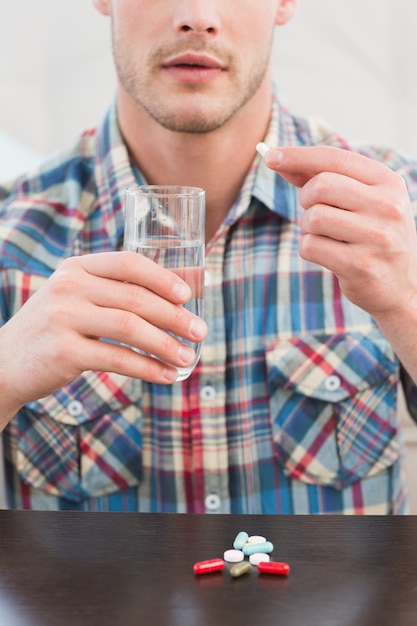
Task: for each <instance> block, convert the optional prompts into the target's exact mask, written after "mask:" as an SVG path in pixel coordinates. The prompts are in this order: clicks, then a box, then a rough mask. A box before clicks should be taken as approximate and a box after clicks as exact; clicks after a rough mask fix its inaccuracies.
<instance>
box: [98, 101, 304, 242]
mask: <svg viewBox="0 0 417 626" xmlns="http://www.w3.org/2000/svg"><path fill="white" fill-rule="evenodd" d="M264 141H265V143H266V144H267V145H268V146H270V147H275V146H287V145H303V144H305V138H303V137H302V136H300V134H298V130H297V127H296V124H295V120H294V118H293V117H292V116H291V115H290V114H289V113H288V112H287V110H286V109H285V108H284V107H283V106H282V104H281V103H280V101H279V99H278V95H277V92H276V90H275V91H274V93H273V98H272V108H271V119H270V123H269V128H268V132H267V134H266V137H265V139H264ZM95 179H96V184H97V194H98V205H99V207H100V211H101V217H102V220H103V224H104V228H105V229H106V232H107V235H108V237H109V249H114V248H116V247H118V245H119V243H120V241H121V239H122V236H123V222H124V219H123V207H124V200H125V190H126V188H127V187H130V186H132V185H137V184H144V183H145V180H144V179H143V176H142V174H141V173H140V172H138V171H135V169H134V167H133V165H132V164H131V162H130V159H129V153H128V150H127V147H126V144H125V143H124V141H123V138H122V135H121V132H120V129H119V126H118V123H117V106H116V101H114V102H113V104H112V106H111V107H110V109H109V111H108V113H107V115H106V116H105V118H104V120H103V122H102V124H101V125H100V126H99V128H98V131H97V142H96V154H95ZM251 197H254V198H256V199H257V200H258V201H260V202H262V203H263V204H264V205H265V206H266V207H267V208H269V209H270V210H271V211H273V212H274V213H277V214H278V215H280V216H281V217H283V218H285V219H287V220H288V221H297V220H298V218H299V213H300V208H299V205H298V201H297V190H296V188H295V187H294V186H293V185H290V184H289V183H287V181H285V180H284V179H283V178H281V176H279V175H277V174H276V173H275V172H274V171H273V170H271V169H269V168H268V167H267V166H266V165H265V162H264V159H263V158H261V157H260V156H259V155H257V156H256V158H255V160H254V163H253V166H252V168H251V169H250V171H249V173H248V175H247V177H246V180H245V183H244V185H243V187H242V193H241V194H240V197H239V200H238V201H237V203H236V204H235V206H234V208H233V209H232V210H231V211H230V213H229V215H228V217H227V218H226V223H227V222H230V221H234V219H236V218H237V214H236V209H237V212H239V213H240V212H241V211H242V210H243V211H244V210H245V208H244V207H245V206H247V205H248V204H249V202H248V201H249V199H250V198H251ZM238 207H239V208H238Z"/></svg>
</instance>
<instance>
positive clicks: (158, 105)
mask: <svg viewBox="0 0 417 626" xmlns="http://www.w3.org/2000/svg"><path fill="white" fill-rule="evenodd" d="M186 52H198V53H201V54H207V55H210V56H214V58H216V59H217V60H218V61H219V62H220V63H221V64H222V66H223V67H224V68H226V69H225V71H226V72H227V76H228V89H227V90H224V91H223V92H221V93H218V94H215V95H213V94H212V93H211V94H210V90H206V88H205V87H204V86H201V85H195V84H188V85H181V88H180V89H179V90H178V91H177V92H176V93H171V94H168V95H166V94H164V91H163V89H161V88H160V86H159V85H158V74H159V72H160V71H161V68H162V66H163V65H164V63H166V61H167V59H170V58H173V57H175V56H179V55H181V54H183V53H186ZM113 56H114V60H115V65H116V70H117V75H118V79H119V82H120V83H121V85H122V87H123V89H124V90H125V91H126V92H127V93H128V95H129V96H130V97H131V98H132V99H133V101H134V102H135V103H136V105H137V106H138V107H139V108H140V109H142V110H144V111H145V112H146V113H147V114H148V115H149V116H150V117H151V118H152V119H153V120H154V121H155V122H156V123H157V124H159V125H160V126H162V127H164V128H166V129H167V130H170V131H172V132H179V133H190V134H205V133H210V132H213V131H215V130H217V129H218V128H221V127H222V126H224V125H225V124H226V123H227V122H228V121H229V120H230V119H231V118H232V117H233V116H234V115H235V114H236V112H237V111H239V109H241V108H242V107H243V106H244V105H245V104H246V102H247V101H248V100H249V99H250V98H251V97H252V96H253V95H254V93H255V92H256V91H257V89H258V88H259V86H260V84H261V82H262V80H263V78H264V76H265V73H266V70H267V59H266V60H265V62H264V63H261V62H259V63H258V64H254V66H253V67H252V68H251V72H250V73H249V75H248V77H247V78H246V80H243V79H242V72H241V71H240V66H239V63H238V60H237V58H236V55H234V54H233V53H232V52H230V51H228V50H224V49H222V50H220V49H219V47H218V46H213V45H210V46H208V45H206V44H203V43H202V42H201V41H200V40H199V41H198V42H195V43H193V44H192V45H191V43H190V42H188V43H187V46H184V45H183V44H182V45H181V46H180V45H176V46H170V47H168V46H165V47H161V48H159V49H157V50H155V51H154V52H153V53H152V54H151V55H150V56H149V57H148V59H147V60H146V62H144V61H143V60H141V63H140V67H139V65H138V64H137V63H136V62H135V59H134V57H131V56H129V57H127V56H126V55H125V54H124V53H123V51H122V49H121V47H120V46H118V45H117V42H115V40H114V39H113Z"/></svg>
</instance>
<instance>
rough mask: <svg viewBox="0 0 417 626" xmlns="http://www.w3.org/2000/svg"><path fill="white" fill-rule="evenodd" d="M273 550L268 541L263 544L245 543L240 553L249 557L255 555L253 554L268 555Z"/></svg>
mask: <svg viewBox="0 0 417 626" xmlns="http://www.w3.org/2000/svg"><path fill="white" fill-rule="evenodd" d="M273 549H274V546H273V545H272V543H271V542H270V541H264V542H263V543H245V545H244V546H243V548H242V552H243V554H245V555H246V556H250V555H251V554H255V552H263V553H264V554H268V553H269V552H272V550H273Z"/></svg>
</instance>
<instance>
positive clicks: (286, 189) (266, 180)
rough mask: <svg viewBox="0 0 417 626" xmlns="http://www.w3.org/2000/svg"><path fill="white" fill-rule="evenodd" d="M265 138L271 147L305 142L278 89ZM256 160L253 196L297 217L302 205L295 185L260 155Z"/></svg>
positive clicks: (278, 211) (282, 213)
mask: <svg viewBox="0 0 417 626" xmlns="http://www.w3.org/2000/svg"><path fill="white" fill-rule="evenodd" d="M264 141H265V143H266V144H267V145H268V146H269V147H271V148H273V147H278V146H294V145H304V144H305V140H304V139H303V137H301V136H300V135H299V134H298V129H297V126H296V123H295V119H294V118H293V117H292V116H291V115H290V114H289V113H288V111H287V110H286V109H285V108H284V107H283V105H282V104H281V103H280V101H279V98H278V95H277V92H276V91H274V93H273V98H272V108H271V119H270V123H269V128H268V131H267V134H266V136H265V139H264ZM256 162H257V169H256V175H255V179H254V183H253V188H252V195H253V197H254V198H256V199H257V200H259V201H260V202H262V203H263V204H264V205H265V206H266V207H267V208H269V209H270V210H271V211H273V212H274V213H276V214H277V215H280V216H281V217H283V218H285V219H287V220H288V221H291V222H296V221H298V219H299V215H300V206H299V204H298V197H297V189H296V187H294V185H291V184H290V183H288V182H287V181H286V180H285V179H284V178H282V177H281V176H279V175H278V174H277V173H276V172H274V171H273V170H271V169H270V168H269V167H267V166H266V165H265V161H264V159H263V158H262V157H261V156H259V155H258V156H257V157H256Z"/></svg>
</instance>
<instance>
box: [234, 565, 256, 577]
mask: <svg viewBox="0 0 417 626" xmlns="http://www.w3.org/2000/svg"><path fill="white" fill-rule="evenodd" d="M251 569H252V565H251V564H250V563H249V561H241V563H235V564H234V565H232V567H231V568H230V575H231V576H233V578H239V576H243V574H247V573H248V572H250V570H251Z"/></svg>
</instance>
